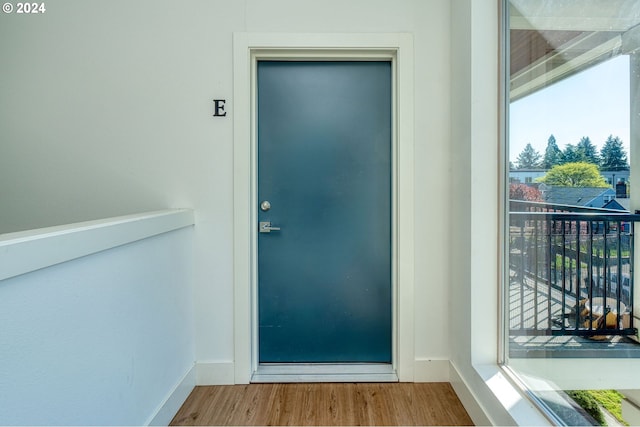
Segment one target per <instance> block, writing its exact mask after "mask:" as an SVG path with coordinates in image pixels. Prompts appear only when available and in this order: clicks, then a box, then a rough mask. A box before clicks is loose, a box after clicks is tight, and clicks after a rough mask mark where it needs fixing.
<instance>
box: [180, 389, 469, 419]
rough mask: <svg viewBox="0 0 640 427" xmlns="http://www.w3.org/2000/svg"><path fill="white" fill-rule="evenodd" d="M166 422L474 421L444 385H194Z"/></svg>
mask: <svg viewBox="0 0 640 427" xmlns="http://www.w3.org/2000/svg"><path fill="white" fill-rule="evenodd" d="M171 425H176V426H178V425H247V426H248V425H265V426H267V425H301V426H302V425H324V426H330V425H334V426H335V425H345V426H347V425H387V426H399V425H425V426H427V425H440V426H444V425H457V426H465V425H473V424H472V422H471V418H469V415H467V412H466V411H465V410H464V407H463V406H462V404H461V403H460V400H458V397H457V396H456V394H455V392H454V391H453V388H452V387H451V385H450V384H448V383H384V384H371V383H339V384H333V383H322V384H250V385H230V386H206V387H196V388H195V389H194V390H193V392H192V393H191V395H190V396H189V398H188V399H187V401H186V402H185V403H184V405H182V408H181V409H180V411H179V412H178V413H177V414H176V416H175V417H174V419H173V421H172V422H171Z"/></svg>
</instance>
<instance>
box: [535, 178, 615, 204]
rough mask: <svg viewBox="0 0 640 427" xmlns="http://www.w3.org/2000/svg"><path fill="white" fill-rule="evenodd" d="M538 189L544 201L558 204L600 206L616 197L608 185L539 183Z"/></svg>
mask: <svg viewBox="0 0 640 427" xmlns="http://www.w3.org/2000/svg"><path fill="white" fill-rule="evenodd" d="M538 189H539V190H540V192H541V193H542V199H543V200H544V201H545V202H547V203H552V204H558V205H571V206H582V207H589V208H602V207H604V206H605V205H606V204H608V203H610V202H611V201H613V200H615V198H616V192H615V190H614V189H613V188H610V187H606V188H602V187H560V186H555V185H546V184H541V185H540V186H539V187H538ZM618 206H621V205H619V204H618ZM621 207H622V206H621ZM614 209H615V208H614ZM623 209H624V208H623Z"/></svg>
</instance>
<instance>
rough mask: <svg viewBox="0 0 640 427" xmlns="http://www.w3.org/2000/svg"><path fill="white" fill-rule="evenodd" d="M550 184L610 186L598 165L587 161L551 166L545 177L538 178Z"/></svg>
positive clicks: (539, 180)
mask: <svg viewBox="0 0 640 427" xmlns="http://www.w3.org/2000/svg"><path fill="white" fill-rule="evenodd" d="M537 181H538V182H544V183H545V184H548V185H558V186H562V187H608V186H609V184H607V181H606V180H605V178H604V177H603V176H602V175H600V170H599V169H598V166H597V165H594V164H593V163H586V162H572V163H565V164H563V165H557V166H554V167H553V168H551V170H550V171H549V172H547V173H546V174H545V175H544V176H543V177H541V178H538V179H537Z"/></svg>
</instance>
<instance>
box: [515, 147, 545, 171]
mask: <svg viewBox="0 0 640 427" xmlns="http://www.w3.org/2000/svg"><path fill="white" fill-rule="evenodd" d="M541 158H542V156H541V155H540V153H538V152H537V151H536V150H535V149H534V148H533V147H532V146H531V143H529V144H527V145H526V147H524V150H522V152H521V153H520V154H518V158H517V159H516V162H517V163H518V169H530V168H538V167H540V159H541Z"/></svg>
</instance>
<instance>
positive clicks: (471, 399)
mask: <svg viewBox="0 0 640 427" xmlns="http://www.w3.org/2000/svg"><path fill="white" fill-rule="evenodd" d="M449 376H450V380H449V382H450V383H451V386H452V387H453V390H454V391H455V392H456V394H457V395H458V399H460V402H462V406H464V409H465V410H466V411H467V413H468V414H469V416H470V417H471V420H472V421H473V423H474V424H475V425H477V426H489V425H492V423H491V421H490V419H489V417H488V416H487V414H486V413H485V412H484V409H482V406H480V404H479V403H478V401H477V400H476V398H475V395H474V394H473V392H472V391H471V389H469V386H468V385H467V383H466V382H465V381H464V379H463V378H462V377H461V376H460V373H459V372H458V370H457V369H456V367H455V365H454V364H453V363H451V362H449Z"/></svg>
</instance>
